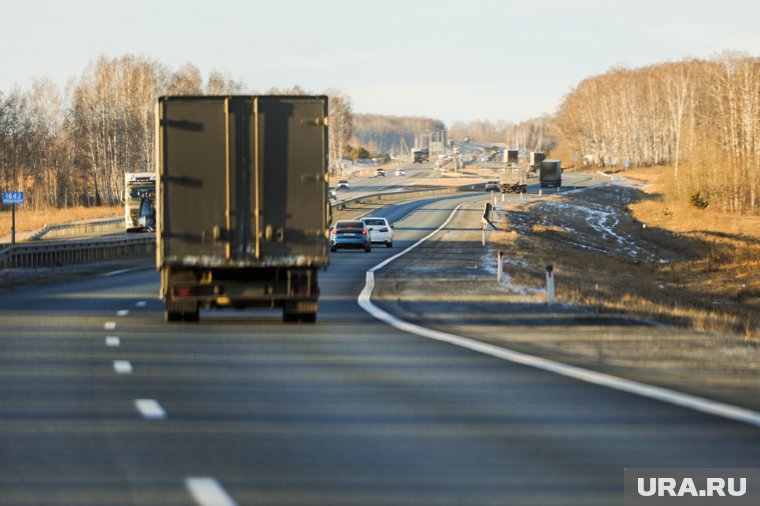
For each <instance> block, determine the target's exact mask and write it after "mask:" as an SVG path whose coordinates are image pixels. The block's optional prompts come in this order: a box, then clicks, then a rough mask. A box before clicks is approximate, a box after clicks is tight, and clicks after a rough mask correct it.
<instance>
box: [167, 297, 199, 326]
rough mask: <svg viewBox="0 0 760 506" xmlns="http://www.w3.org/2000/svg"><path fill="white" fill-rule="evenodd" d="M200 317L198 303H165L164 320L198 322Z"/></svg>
mask: <svg viewBox="0 0 760 506" xmlns="http://www.w3.org/2000/svg"><path fill="white" fill-rule="evenodd" d="M199 317H200V316H199V311H198V304H197V303H193V304H188V303H182V304H178V303H171V302H165V303H164V320H166V321H167V322H179V321H186V322H197V321H198V319H199Z"/></svg>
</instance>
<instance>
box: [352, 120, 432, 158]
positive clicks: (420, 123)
mask: <svg viewBox="0 0 760 506" xmlns="http://www.w3.org/2000/svg"><path fill="white" fill-rule="evenodd" d="M353 121H354V131H353V137H354V138H355V140H354V142H353V143H352V144H353V145H354V147H355V148H358V147H360V146H361V147H363V148H365V149H366V150H367V152H369V153H373V154H376V155H378V154H383V153H393V154H401V152H402V151H403V149H402V148H403V146H402V144H405V145H406V147H407V148H413V147H414V141H415V137H416V136H417V135H418V134H421V133H423V132H432V131H437V130H444V129H445V128H446V125H444V124H443V122H442V121H440V120H437V119H433V118H424V117H416V116H385V115H380V114H354V116H353Z"/></svg>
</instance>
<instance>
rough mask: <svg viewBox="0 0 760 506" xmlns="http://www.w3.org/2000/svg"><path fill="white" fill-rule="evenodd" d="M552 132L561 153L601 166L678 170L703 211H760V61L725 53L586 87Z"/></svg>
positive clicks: (680, 190)
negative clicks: (560, 147)
mask: <svg viewBox="0 0 760 506" xmlns="http://www.w3.org/2000/svg"><path fill="white" fill-rule="evenodd" d="M555 123H556V126H557V128H558V132H559V137H560V139H561V144H562V149H563V150H564V151H565V152H567V153H573V156H574V157H576V158H579V159H580V160H582V161H584V162H585V163H586V164H589V165H593V166H598V167H610V166H617V167H622V166H628V165H630V166H652V165H668V166H670V167H672V172H671V174H672V178H671V179H672V183H671V186H672V188H671V191H670V193H671V194H672V195H674V196H675V197H676V198H677V199H679V200H688V201H690V202H691V203H692V204H694V205H696V206H698V207H706V206H711V207H713V208H715V209H718V210H721V211H724V212H731V213H740V214H741V213H757V212H758V211H760V157H759V156H758V148H760V59H758V58H753V57H750V56H747V55H745V54H740V53H723V54H721V55H719V56H717V57H715V58H712V59H709V60H700V59H691V60H684V61H680V62H669V63H663V64H659V65H652V66H647V67H644V68H639V69H633V70H630V69H612V70H610V71H609V72H607V73H606V74H604V75H600V76H595V77H591V78H588V79H586V80H584V81H582V82H581V83H580V84H579V85H578V86H577V87H576V88H575V89H574V90H573V91H572V92H571V93H570V94H569V95H568V96H567V97H566V98H565V100H564V101H563V103H562V104H561V106H560V108H559V110H558V112H557V114H556V116H555Z"/></svg>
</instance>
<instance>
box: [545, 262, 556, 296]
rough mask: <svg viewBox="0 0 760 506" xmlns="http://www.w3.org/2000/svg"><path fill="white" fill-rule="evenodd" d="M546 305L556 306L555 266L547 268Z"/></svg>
mask: <svg viewBox="0 0 760 506" xmlns="http://www.w3.org/2000/svg"><path fill="white" fill-rule="evenodd" d="M546 304H547V305H548V306H553V305H554V266H551V265H547V266H546Z"/></svg>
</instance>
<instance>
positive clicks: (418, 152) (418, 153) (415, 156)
mask: <svg viewBox="0 0 760 506" xmlns="http://www.w3.org/2000/svg"><path fill="white" fill-rule="evenodd" d="M428 160H430V149H429V148H414V149H413V150H412V163H417V162H419V163H422V162H427V161H428Z"/></svg>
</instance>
